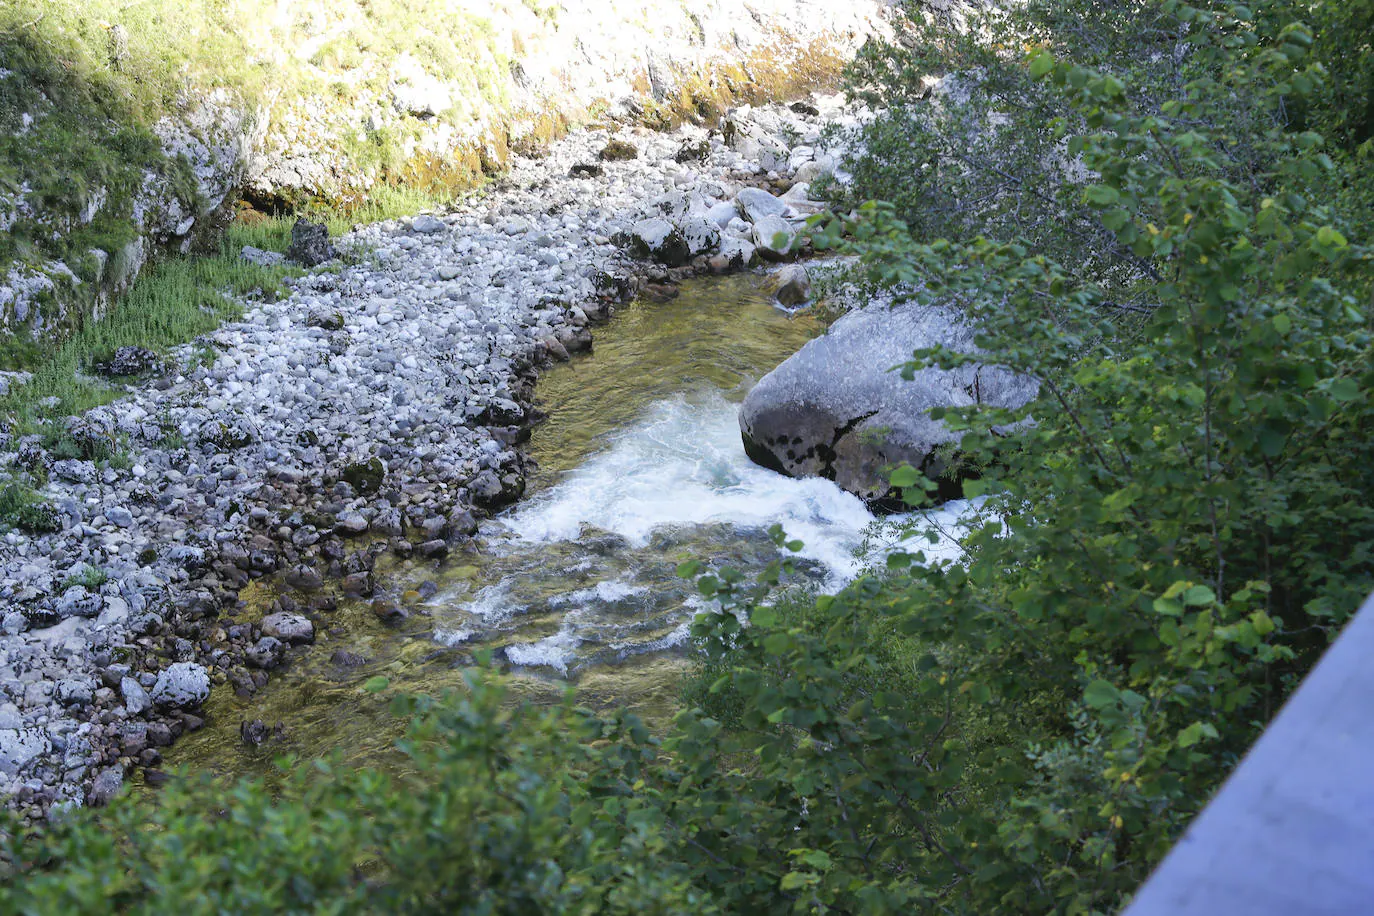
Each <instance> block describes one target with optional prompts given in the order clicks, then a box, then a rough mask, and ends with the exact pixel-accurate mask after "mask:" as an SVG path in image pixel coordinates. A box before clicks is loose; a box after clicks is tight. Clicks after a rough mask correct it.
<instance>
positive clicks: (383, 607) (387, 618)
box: [372, 601, 409, 623]
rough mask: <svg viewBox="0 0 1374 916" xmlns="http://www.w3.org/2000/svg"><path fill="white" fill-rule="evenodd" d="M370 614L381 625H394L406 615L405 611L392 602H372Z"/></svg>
mask: <svg viewBox="0 0 1374 916" xmlns="http://www.w3.org/2000/svg"><path fill="white" fill-rule="evenodd" d="M372 613H373V614H375V615H376V617H377V619H378V620H380V621H382V622H383V623H396V622H397V621H401V620H405V619H406V617H407V616H409V615H408V614H406V612H405V609H404V608H402V607H401V606H400V605H399V604H397V603H396V602H394V601H374V602H372Z"/></svg>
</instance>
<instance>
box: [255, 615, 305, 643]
mask: <svg viewBox="0 0 1374 916" xmlns="http://www.w3.org/2000/svg"><path fill="white" fill-rule="evenodd" d="M262 632H263V633H264V634H265V635H267V636H275V637H276V638H277V639H280V640H282V641H283V642H288V643H291V644H292V645H300V644H302V643H308V642H314V641H315V625H314V624H313V623H311V622H310V620H309V619H308V618H306V617H302V616H301V615H300V614H288V613H285V612H279V613H276V614H268V615H267V616H266V617H264V618H263V619H262Z"/></svg>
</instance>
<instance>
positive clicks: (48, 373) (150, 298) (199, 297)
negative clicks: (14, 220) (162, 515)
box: [0, 220, 299, 459]
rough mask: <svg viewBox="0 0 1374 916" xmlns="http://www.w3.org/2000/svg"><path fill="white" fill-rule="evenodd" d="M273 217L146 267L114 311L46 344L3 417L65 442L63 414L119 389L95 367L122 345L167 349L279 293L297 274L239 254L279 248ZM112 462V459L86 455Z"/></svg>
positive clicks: (2, 401)
mask: <svg viewBox="0 0 1374 916" xmlns="http://www.w3.org/2000/svg"><path fill="white" fill-rule="evenodd" d="M283 223H285V221H284V220H271V221H268V222H266V223H263V224H261V225H259V226H256V227H251V228H250V227H236V228H234V229H232V230H231V231H230V232H229V233H228V235H227V236H226V239H225V241H224V243H223V245H222V246H221V248H220V250H219V251H218V252H217V253H215V254H213V255H208V256H205V255H190V256H177V257H172V258H168V259H166V260H163V261H160V262H158V263H155V264H153V265H151V266H150V267H148V268H146V269H145V270H144V271H143V273H141V274H140V275H139V278H138V279H137V280H136V281H135V282H134V284H133V286H132V287H131V288H130V289H129V291H128V292H127V293H126V294H125V295H124V296H122V297H121V298H120V299H119V301H118V302H117V303H116V304H115V306H114V307H113V308H112V309H111V310H110V312H109V313H108V314H107V315H105V316H104V317H103V318H101V319H100V320H98V321H89V322H87V323H86V324H85V325H83V326H82V327H81V328H79V329H78V330H77V331H76V332H75V333H74V334H72V335H71V336H70V337H68V338H67V339H65V340H63V341H61V342H60V343H57V344H55V345H53V346H51V347H50V348H48V349H47V351H46V352H44V353H43V354H42V357H43V358H42V360H41V364H40V365H38V367H37V368H36V370H35V371H34V374H33V378H32V379H31V380H30V381H29V382H28V383H27V384H24V385H20V386H17V387H15V388H13V389H11V391H10V392H9V393H8V394H7V395H6V396H5V397H3V398H0V416H3V417H6V418H8V419H9V420H11V421H12V422H13V423H14V425H15V427H16V431H17V432H18V433H19V434H20V435H25V434H29V433H35V432H36V433H41V434H43V435H44V436H45V438H46V439H48V440H49V444H50V445H55V446H59V447H60V444H61V443H60V441H59V440H60V438H61V434H60V432H59V430H60V429H61V423H60V422H58V421H60V419H61V418H63V417H66V416H70V415H73V414H80V413H82V412H84V411H86V410H89V409H91V408H92V407H96V406H99V405H101V404H105V403H108V402H110V401H112V400H114V399H115V398H116V397H118V396H119V394H120V393H121V391H120V389H118V388H116V387H113V386H111V385H108V384H106V383H105V382H104V381H102V380H101V379H99V378H96V377H94V376H93V374H92V373H93V372H94V369H95V366H96V365H97V364H98V363H101V362H104V361H105V360H108V359H109V358H110V356H111V355H112V354H113V353H114V352H115V351H116V350H117V349H118V348H120V347H124V346H137V347H146V348H148V349H150V350H153V351H155V352H159V353H163V352H166V351H167V350H169V349H171V348H173V347H176V346H178V345H180V344H184V343H188V342H190V341H192V340H194V339H195V338H197V337H199V336H201V335H203V334H207V333H209V332H211V331H213V330H215V329H216V328H217V327H219V325H220V324H221V323H223V322H224V321H230V320H233V319H235V318H238V317H239V315H240V313H241V309H240V306H239V302H238V299H237V298H236V297H242V296H247V295H250V294H257V295H262V296H265V297H269V298H270V297H275V296H277V295H279V294H280V292H281V290H282V284H283V281H284V280H285V279H286V278H287V277H289V276H292V275H295V274H298V273H299V271H298V270H296V269H294V268H288V267H280V268H268V267H260V266H258V265H255V264H250V263H248V262H246V261H244V260H242V259H241V258H240V257H239V252H240V251H241V250H242V247H243V245H246V244H255V243H256V245H257V247H262V248H267V249H269V250H271V249H279V248H280V247H283V246H282V245H281V243H282V241H283V239H285V238H289V236H290V229H289V225H288V226H287V228H286V229H285V232H284V233H283V230H282V224H283ZM87 457H97V458H106V459H108V458H109V457H111V456H87Z"/></svg>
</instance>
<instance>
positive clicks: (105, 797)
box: [86, 767, 124, 808]
mask: <svg viewBox="0 0 1374 916" xmlns="http://www.w3.org/2000/svg"><path fill="white" fill-rule="evenodd" d="M123 787H124V771H123V770H122V769H121V768H120V767H106V768H105V769H103V770H101V771H100V772H99V773H97V774H96V776H95V779H94V780H93V781H92V782H91V788H90V791H88V792H87V793H86V804H87V805H90V806H91V807H92V808H103V807H105V806H106V805H108V804H109V803H110V802H112V801H114V799H115V796H116V795H118V794H119V790H120V789H122V788H123Z"/></svg>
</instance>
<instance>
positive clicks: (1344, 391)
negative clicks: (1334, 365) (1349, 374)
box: [1330, 378, 1360, 402]
mask: <svg viewBox="0 0 1374 916" xmlns="http://www.w3.org/2000/svg"><path fill="white" fill-rule="evenodd" d="M1330 394H1331V397H1333V398H1335V399H1336V400H1337V401H1342V402H1345V401H1353V400H1355V399H1356V398H1358V397H1359V396H1360V386H1359V383H1358V382H1356V381H1355V380H1354V379H1353V378H1342V379H1337V380H1336V381H1335V382H1332V384H1331V389H1330Z"/></svg>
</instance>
